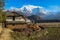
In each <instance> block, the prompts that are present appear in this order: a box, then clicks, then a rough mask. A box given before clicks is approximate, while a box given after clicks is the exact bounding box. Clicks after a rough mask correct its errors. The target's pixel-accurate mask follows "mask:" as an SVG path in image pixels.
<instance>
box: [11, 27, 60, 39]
mask: <svg viewBox="0 0 60 40" xmlns="http://www.w3.org/2000/svg"><path fill="white" fill-rule="evenodd" d="M11 35H12V38H13V39H15V40H60V28H59V27H57V28H54V27H53V28H52V27H50V28H45V30H44V31H39V32H37V31H35V32H33V33H31V35H30V36H29V37H27V36H26V34H25V33H24V32H13V33H11Z"/></svg>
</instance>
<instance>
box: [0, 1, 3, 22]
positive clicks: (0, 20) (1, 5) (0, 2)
mask: <svg viewBox="0 0 60 40" xmlns="http://www.w3.org/2000/svg"><path fill="white" fill-rule="evenodd" d="M3 9H4V2H3V0H0V22H2V20H3V19H2V14H3V11H2V10H3Z"/></svg>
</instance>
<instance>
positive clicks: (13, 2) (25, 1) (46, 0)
mask: <svg viewBox="0 0 60 40" xmlns="http://www.w3.org/2000/svg"><path fill="white" fill-rule="evenodd" d="M5 3H6V4H5V9H9V8H10V7H16V8H20V7H22V6H23V5H35V6H42V7H45V8H48V7H50V6H60V0H6V1H5Z"/></svg>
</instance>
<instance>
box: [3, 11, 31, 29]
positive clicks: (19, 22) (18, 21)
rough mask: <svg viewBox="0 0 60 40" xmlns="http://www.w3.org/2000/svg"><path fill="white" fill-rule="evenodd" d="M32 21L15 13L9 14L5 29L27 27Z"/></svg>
mask: <svg viewBox="0 0 60 40" xmlns="http://www.w3.org/2000/svg"><path fill="white" fill-rule="evenodd" d="M30 22H31V21H30V20H29V19H27V18H26V17H24V16H23V15H20V14H18V13H16V12H15V11H12V12H11V13H10V14H8V16H7V18H6V21H5V23H4V24H5V27H8V28H17V27H20V26H22V27H23V26H24V25H25V26H26V24H27V23H30Z"/></svg>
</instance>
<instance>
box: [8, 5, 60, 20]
mask: <svg viewBox="0 0 60 40" xmlns="http://www.w3.org/2000/svg"><path fill="white" fill-rule="evenodd" d="M9 11H10V12H11V11H16V12H17V13H21V14H23V15H25V16H31V15H38V16H40V17H41V18H43V19H60V13H58V12H52V11H51V12H49V10H47V9H45V8H44V7H41V6H33V5H24V6H22V7H21V8H15V7H11V8H10V9H9ZM58 16H59V17H58Z"/></svg>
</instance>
